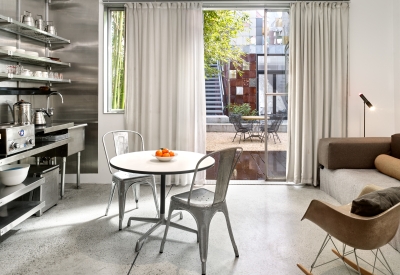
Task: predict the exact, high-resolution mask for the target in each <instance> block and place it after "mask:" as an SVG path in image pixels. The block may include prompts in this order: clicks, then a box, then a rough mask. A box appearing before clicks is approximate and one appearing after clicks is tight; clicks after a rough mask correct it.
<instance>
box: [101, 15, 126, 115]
mask: <svg viewBox="0 0 400 275" xmlns="http://www.w3.org/2000/svg"><path fill="white" fill-rule="evenodd" d="M105 16H106V18H105V21H104V22H105V39H106V41H105V42H106V47H105V49H106V52H105V55H106V56H105V67H104V68H105V76H106V77H105V83H104V87H105V100H104V105H105V106H104V112H105V113H123V112H124V109H125V11H124V9H123V8H108V9H106V15H105Z"/></svg>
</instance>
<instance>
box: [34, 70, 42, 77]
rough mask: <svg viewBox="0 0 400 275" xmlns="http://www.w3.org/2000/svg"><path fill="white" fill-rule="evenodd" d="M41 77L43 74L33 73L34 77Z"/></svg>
mask: <svg viewBox="0 0 400 275" xmlns="http://www.w3.org/2000/svg"><path fill="white" fill-rule="evenodd" d="M42 76H43V74H42V72H41V71H36V72H35V77H42Z"/></svg>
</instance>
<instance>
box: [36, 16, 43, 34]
mask: <svg viewBox="0 0 400 275" xmlns="http://www.w3.org/2000/svg"><path fill="white" fill-rule="evenodd" d="M35 27H36V28H38V29H39V30H42V31H43V30H44V21H43V17H42V16H41V15H37V16H36V20H35Z"/></svg>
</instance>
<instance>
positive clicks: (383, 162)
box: [375, 154, 400, 180]
mask: <svg viewBox="0 0 400 275" xmlns="http://www.w3.org/2000/svg"><path fill="white" fill-rule="evenodd" d="M375 167H376V169H378V171H379V172H381V173H383V174H385V175H388V176H389V177H392V178H395V179H398V180H400V159H397V158H394V157H391V156H388V155H383V154H382V155H379V156H377V157H376V158H375Z"/></svg>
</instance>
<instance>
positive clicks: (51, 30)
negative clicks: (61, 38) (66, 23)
mask: <svg viewBox="0 0 400 275" xmlns="http://www.w3.org/2000/svg"><path fill="white" fill-rule="evenodd" d="M44 30H45V31H46V32H48V33H50V34H54V35H56V34H57V32H56V27H54V25H53V22H52V21H47V26H46V28H45V29H44Z"/></svg>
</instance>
